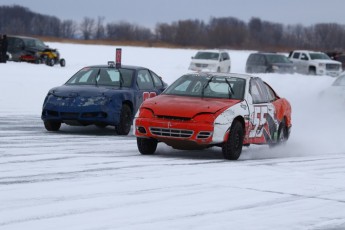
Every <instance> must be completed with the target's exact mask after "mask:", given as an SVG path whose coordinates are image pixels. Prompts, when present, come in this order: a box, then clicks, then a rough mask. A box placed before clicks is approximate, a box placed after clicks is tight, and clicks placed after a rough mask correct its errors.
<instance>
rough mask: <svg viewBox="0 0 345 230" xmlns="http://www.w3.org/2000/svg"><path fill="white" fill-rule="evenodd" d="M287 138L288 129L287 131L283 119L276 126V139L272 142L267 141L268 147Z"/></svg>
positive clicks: (274, 145) (284, 141) (280, 143)
mask: <svg viewBox="0 0 345 230" xmlns="http://www.w3.org/2000/svg"><path fill="white" fill-rule="evenodd" d="M287 139H288V131H287V127H286V125H285V121H282V122H281V123H280V125H279V128H278V137H277V140H276V141H275V142H274V140H273V141H271V143H268V144H269V146H270V147H276V146H278V145H282V144H284V143H286V141H287Z"/></svg>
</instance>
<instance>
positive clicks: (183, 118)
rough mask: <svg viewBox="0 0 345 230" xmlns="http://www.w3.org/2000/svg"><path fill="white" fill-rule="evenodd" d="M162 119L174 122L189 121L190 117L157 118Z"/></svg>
mask: <svg viewBox="0 0 345 230" xmlns="http://www.w3.org/2000/svg"><path fill="white" fill-rule="evenodd" d="M157 118H160V119H167V120H174V121H189V120H190V118H189V117H173V116H159V115H158V116H157Z"/></svg>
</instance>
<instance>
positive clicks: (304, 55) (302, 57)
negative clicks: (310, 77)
mask: <svg viewBox="0 0 345 230" xmlns="http://www.w3.org/2000/svg"><path fill="white" fill-rule="evenodd" d="M301 60H305V61H308V60H309V58H308V56H307V55H306V54H305V53H302V55H301Z"/></svg>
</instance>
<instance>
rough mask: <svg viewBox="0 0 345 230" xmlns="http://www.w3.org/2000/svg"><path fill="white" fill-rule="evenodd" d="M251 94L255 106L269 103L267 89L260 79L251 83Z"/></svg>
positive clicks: (255, 79)
mask: <svg viewBox="0 0 345 230" xmlns="http://www.w3.org/2000/svg"><path fill="white" fill-rule="evenodd" d="M250 94H251V95H252V98H253V103H254V104H260V103H267V102H269V95H268V91H267V88H266V86H265V84H264V83H263V81H262V80H261V79H260V78H254V79H251V81H250Z"/></svg>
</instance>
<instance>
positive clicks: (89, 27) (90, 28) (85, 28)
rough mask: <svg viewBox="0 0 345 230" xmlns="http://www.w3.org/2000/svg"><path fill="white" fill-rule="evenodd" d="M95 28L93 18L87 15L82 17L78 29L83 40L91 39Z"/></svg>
mask: <svg viewBox="0 0 345 230" xmlns="http://www.w3.org/2000/svg"><path fill="white" fill-rule="evenodd" d="M94 29H95V20H94V19H92V18H89V17H84V19H83V20H82V22H81V23H80V31H81V33H82V37H83V39H84V40H89V39H92V36H93V33H94Z"/></svg>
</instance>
